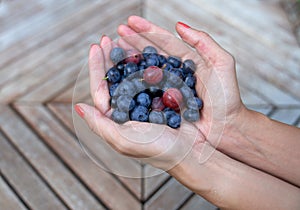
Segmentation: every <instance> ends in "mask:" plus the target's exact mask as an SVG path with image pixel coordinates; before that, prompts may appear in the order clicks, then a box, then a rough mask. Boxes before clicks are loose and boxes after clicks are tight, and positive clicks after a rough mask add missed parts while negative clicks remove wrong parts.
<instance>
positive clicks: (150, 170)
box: [143, 164, 170, 201]
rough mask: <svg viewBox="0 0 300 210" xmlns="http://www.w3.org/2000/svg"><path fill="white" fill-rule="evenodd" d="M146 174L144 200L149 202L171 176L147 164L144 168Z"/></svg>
mask: <svg viewBox="0 0 300 210" xmlns="http://www.w3.org/2000/svg"><path fill="white" fill-rule="evenodd" d="M143 172H144V190H143V200H144V201H145V200H148V199H149V196H150V195H152V194H153V193H154V192H155V191H156V190H158V189H159V187H160V186H161V185H162V184H163V183H164V182H166V180H168V179H169V178H170V175H169V174H168V173H166V172H163V173H161V170H160V169H157V168H154V167H152V166H151V165H149V164H146V165H145V166H144V168H143Z"/></svg>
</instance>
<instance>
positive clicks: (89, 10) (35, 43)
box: [0, 0, 107, 81]
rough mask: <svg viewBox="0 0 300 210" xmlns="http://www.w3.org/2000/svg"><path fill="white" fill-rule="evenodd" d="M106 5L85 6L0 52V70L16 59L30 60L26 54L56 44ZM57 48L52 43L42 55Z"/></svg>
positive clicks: (103, 3) (97, 3) (103, 2)
mask: <svg viewBox="0 0 300 210" xmlns="http://www.w3.org/2000/svg"><path fill="white" fill-rule="evenodd" d="M106 3H107V0H106V1H105V0H104V1H103V0H102V1H101V0H100V1H97V2H94V3H90V4H87V6H85V7H82V8H81V7H79V8H80V10H79V11H77V12H74V13H73V14H71V15H67V16H66V17H65V18H62V19H61V20H60V21H57V22H54V23H53V24H51V25H49V26H45V28H44V30H41V31H40V32H39V33H37V34H36V35H33V36H32V37H28V38H27V39H24V40H23V41H21V42H19V43H18V44H17V45H13V46H11V47H10V48H8V49H7V50H5V51H2V52H0V57H5V58H6V59H5V60H0V68H1V69H2V68H3V67H4V66H7V65H8V64H11V63H12V62H14V61H15V60H16V59H20V58H23V57H25V58H27V59H25V60H30V59H28V54H31V52H32V50H36V49H43V48H44V47H45V46H49V44H50V43H51V41H53V40H56V42H59V39H63V36H64V35H65V34H67V33H68V32H69V34H71V32H72V31H76V30H78V29H76V28H77V27H80V23H82V20H88V19H89V17H90V15H93V14H95V13H96V12H97V10H98V11H99V10H100V11H101V8H100V7H101V6H104V7H105V5H106ZM99 6H100V7H99ZM75 8H76V6H75ZM69 36H70V35H69ZM71 37H72V36H70V38H71ZM61 43H63V42H61ZM20 46H22V50H20ZM57 47H59V46H53V43H52V49H51V48H49V49H48V50H47V52H44V54H46V53H50V54H51V51H52V50H54V49H56V48H57ZM41 56H43V55H42V53H40V54H39V53H37V54H35V56H34V55H32V56H31V58H36V59H38V58H39V57H41ZM47 57H49V56H47V54H46V55H45V58H47ZM24 63H25V62H23V64H24ZM0 81H2V80H0Z"/></svg>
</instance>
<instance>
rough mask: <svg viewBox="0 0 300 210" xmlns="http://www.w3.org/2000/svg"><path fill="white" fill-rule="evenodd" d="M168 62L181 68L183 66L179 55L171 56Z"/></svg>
mask: <svg viewBox="0 0 300 210" xmlns="http://www.w3.org/2000/svg"><path fill="white" fill-rule="evenodd" d="M168 63H169V64H171V65H172V66H173V67H174V68H179V67H180V66H181V58H179V57H177V56H169V57H168Z"/></svg>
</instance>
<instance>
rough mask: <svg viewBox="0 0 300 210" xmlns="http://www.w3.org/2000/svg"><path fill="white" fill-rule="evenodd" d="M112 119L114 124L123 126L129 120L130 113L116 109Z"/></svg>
mask: <svg viewBox="0 0 300 210" xmlns="http://www.w3.org/2000/svg"><path fill="white" fill-rule="evenodd" d="M111 118H112V120H113V121H114V122H116V123H118V124H123V123H125V122H127V121H128V120H129V116H128V113H126V112H122V111H120V110H118V109H115V110H114V111H113V113H112V115H111Z"/></svg>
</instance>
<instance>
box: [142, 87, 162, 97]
mask: <svg viewBox="0 0 300 210" xmlns="http://www.w3.org/2000/svg"><path fill="white" fill-rule="evenodd" d="M146 92H147V93H148V94H149V95H150V96H151V97H152V98H154V97H162V95H163V90H161V89H160V88H159V87H157V86H150V87H149V88H148V89H147V90H146Z"/></svg>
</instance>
